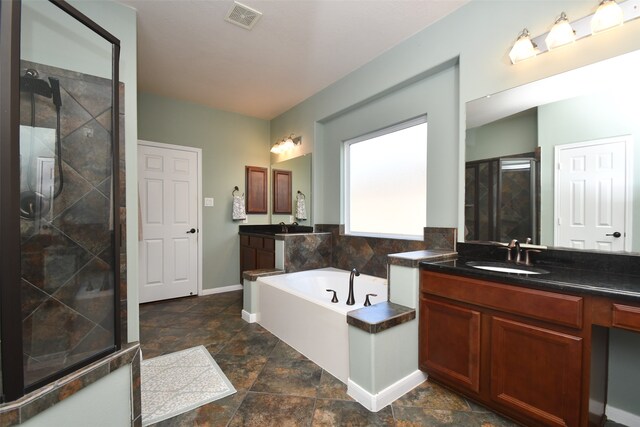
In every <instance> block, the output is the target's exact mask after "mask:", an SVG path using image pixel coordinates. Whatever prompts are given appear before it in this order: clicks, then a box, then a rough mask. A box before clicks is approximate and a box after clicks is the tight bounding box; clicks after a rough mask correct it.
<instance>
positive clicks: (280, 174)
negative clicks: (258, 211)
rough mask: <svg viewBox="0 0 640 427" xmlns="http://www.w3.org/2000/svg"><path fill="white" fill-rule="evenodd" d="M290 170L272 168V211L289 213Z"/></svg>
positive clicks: (291, 199)
mask: <svg viewBox="0 0 640 427" xmlns="http://www.w3.org/2000/svg"><path fill="white" fill-rule="evenodd" d="M292 205H293V198H292V197H291V171H286V170H278V169H274V170H273V213H274V214H291V212H292Z"/></svg>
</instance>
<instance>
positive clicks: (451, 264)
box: [420, 257, 640, 302]
mask: <svg viewBox="0 0 640 427" xmlns="http://www.w3.org/2000/svg"><path fill="white" fill-rule="evenodd" d="M470 261H479V260H478V259H477V258H465V257H458V258H457V259H454V260H447V261H423V262H421V263H420V267H421V268H422V269H425V270H429V271H437V272H441V273H450V274H456V275H460V276H466V277H471V278H476V279H486V280H493V281H497V282H502V283H508V284H513V285H522V286H526V287H530V288H536V289H542V290H549V291H554V292H567V293H573V294H591V295H600V296H605V297H609V298H616V299H625V300H631V301H635V302H640V276H638V275H633V274H617V273H616V272H615V271H613V270H609V271H608V270H607V269H606V268H605V269H601V270H590V269H586V268H570V267H565V266H562V265H558V264H555V265H548V264H543V265H536V266H535V267H538V268H542V269H544V270H547V271H548V272H549V273H548V274H535V275H528V274H514V273H500V272H495V271H489V270H481V269H478V268H474V267H471V266H468V265H467V262H470ZM483 261H485V262H486V260H483ZM513 266H514V267H518V266H517V265H516V264H513Z"/></svg>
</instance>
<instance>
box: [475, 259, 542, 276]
mask: <svg viewBox="0 0 640 427" xmlns="http://www.w3.org/2000/svg"><path fill="white" fill-rule="evenodd" d="M467 265H468V266H469V267H473V268H479V269H481V270H489V271H495V272H498V273H510V274H547V273H549V272H548V271H547V270H543V269H542V268H536V267H529V266H520V265H517V264H511V263H506V262H491V261H469V262H468V263H467Z"/></svg>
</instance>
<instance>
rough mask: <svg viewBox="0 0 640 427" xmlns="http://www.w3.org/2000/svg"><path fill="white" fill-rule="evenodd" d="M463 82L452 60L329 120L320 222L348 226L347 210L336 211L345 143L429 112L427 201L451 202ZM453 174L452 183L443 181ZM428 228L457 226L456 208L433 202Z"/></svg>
mask: <svg viewBox="0 0 640 427" xmlns="http://www.w3.org/2000/svg"><path fill="white" fill-rule="evenodd" d="M457 82H458V69H457V65H456V64H455V62H450V63H449V64H447V66H446V67H443V69H442V70H441V71H439V72H437V73H436V74H434V75H426V76H423V77H422V78H421V79H419V80H417V81H415V82H413V83H412V84H409V85H406V86H404V87H402V88H398V89H397V90H395V91H393V92H391V93H389V94H386V95H384V96H381V97H379V98H376V99H373V100H371V101H370V102H367V103H366V104H361V105H358V106H357V108H355V109H353V110H351V111H348V112H345V113H342V114H340V115H338V116H335V117H334V118H332V119H331V120H328V121H326V122H324V123H323V124H322V126H324V129H323V135H324V137H323V140H322V141H323V143H322V144H318V145H316V147H315V150H316V155H315V157H314V158H318V157H320V158H321V159H322V161H323V163H324V170H323V173H322V174H314V180H315V179H318V180H320V185H321V186H322V187H323V189H324V194H323V196H322V197H320V200H321V201H322V203H323V206H322V208H321V209H322V210H321V211H320V212H319V213H318V214H319V215H320V217H321V218H322V219H321V220H318V221H316V223H330V224H331V223H333V224H336V223H344V214H343V213H342V212H341V209H338V210H336V209H335V207H340V206H341V203H340V199H341V191H340V188H341V187H342V186H341V184H340V182H341V178H342V177H341V175H342V173H341V172H342V166H341V164H342V155H343V147H344V145H343V141H345V140H348V139H351V138H354V137H357V136H360V135H363V134H365V133H368V132H371V131H372V130H378V129H381V128H384V127H388V126H391V125H393V124H396V123H399V122H402V121H405V120H407V119H411V118H414V117H417V116H420V115H425V114H426V115H427V123H428V130H427V132H428V136H427V197H428V198H430V199H432V200H440V199H445V200H446V199H448V198H449V197H450V194H452V193H454V194H455V193H456V191H457V190H456V180H455V174H456V172H455V168H451V167H450V166H448V165H450V164H452V163H453V164H455V163H456V162H457V158H458V150H457V145H456V141H457V140H458V126H457V122H458V120H457V119H458V105H457V103H456V102H457ZM319 126H320V124H319ZM452 172H453V173H452ZM447 175H449V176H450V177H451V178H452V179H449V180H447V179H441V178H440V177H442V176H447ZM326 189H331V191H327V190H326ZM316 199H317V198H316ZM381 203H384V201H381ZM398 220H402V218H398ZM426 225H427V226H431V227H447V226H449V227H451V226H456V210H455V205H450V204H449V205H447V204H445V205H439V204H435V203H434V204H428V205H427V223H426Z"/></svg>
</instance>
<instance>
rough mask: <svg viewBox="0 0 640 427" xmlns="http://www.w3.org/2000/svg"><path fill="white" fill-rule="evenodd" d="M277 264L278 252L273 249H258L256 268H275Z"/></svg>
mask: <svg viewBox="0 0 640 427" xmlns="http://www.w3.org/2000/svg"><path fill="white" fill-rule="evenodd" d="M275 266H276V254H275V253H274V252H271V251H266V250H260V249H259V250H258V253H257V254H256V268H258V269H260V268H274V267H275Z"/></svg>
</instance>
